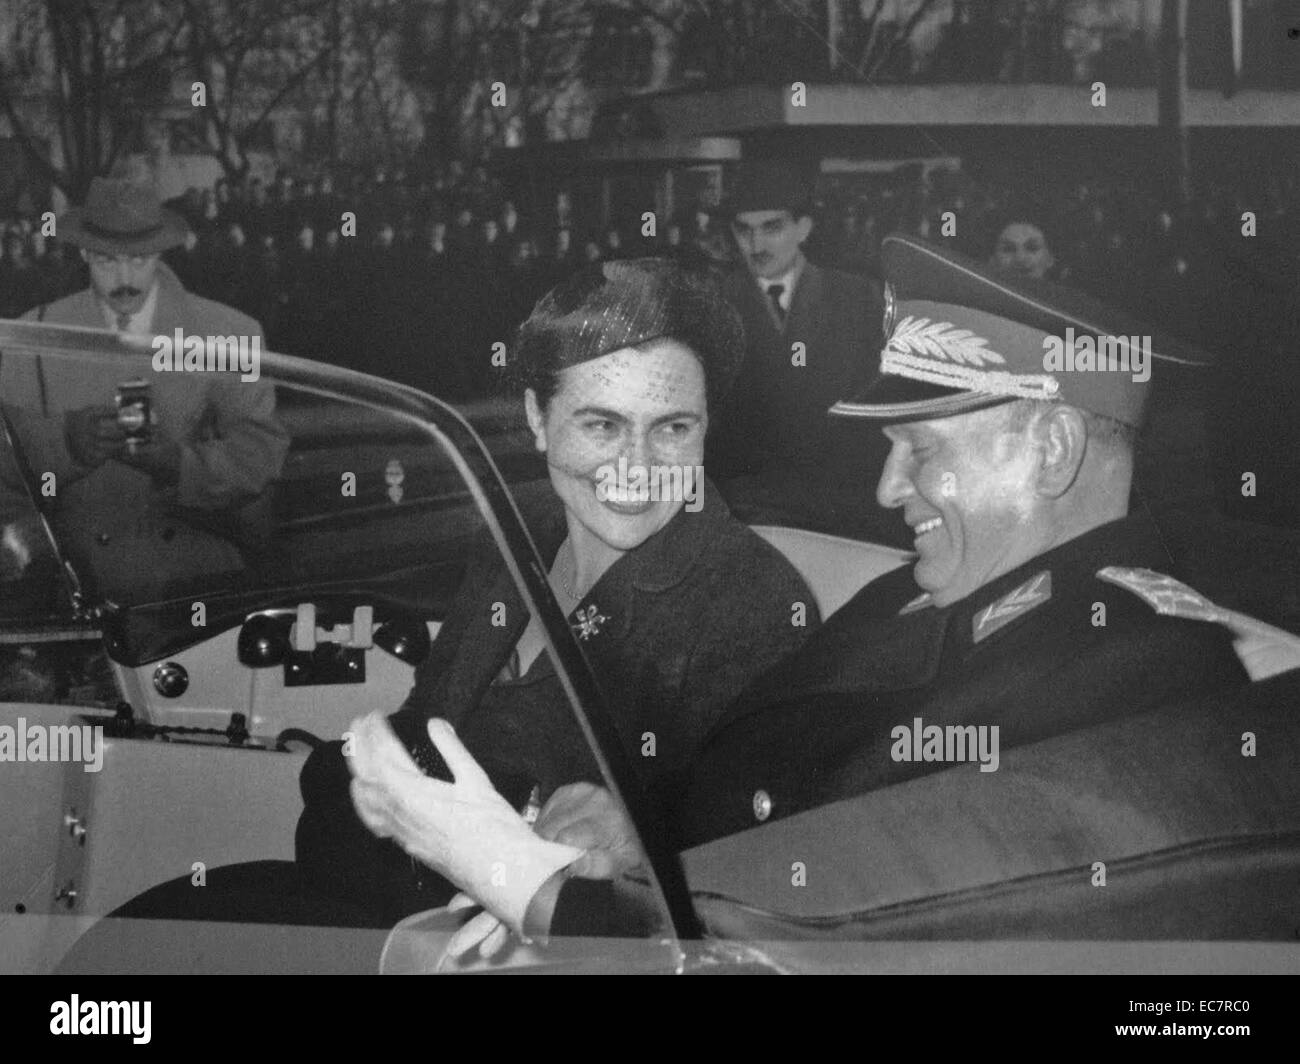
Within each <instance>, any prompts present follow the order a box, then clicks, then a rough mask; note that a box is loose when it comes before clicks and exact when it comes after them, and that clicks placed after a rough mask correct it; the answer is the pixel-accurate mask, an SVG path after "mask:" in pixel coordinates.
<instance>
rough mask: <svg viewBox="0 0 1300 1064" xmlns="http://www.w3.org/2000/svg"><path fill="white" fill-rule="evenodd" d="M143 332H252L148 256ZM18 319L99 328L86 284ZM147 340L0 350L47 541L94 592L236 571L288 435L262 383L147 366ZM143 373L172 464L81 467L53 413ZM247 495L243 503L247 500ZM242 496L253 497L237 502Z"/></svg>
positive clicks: (131, 591) (97, 400)
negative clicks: (159, 471)
mask: <svg viewBox="0 0 1300 1064" xmlns="http://www.w3.org/2000/svg"><path fill="white" fill-rule="evenodd" d="M158 285H159V291H158V299H157V305H156V309H155V311H154V320H153V331H154V333H155V334H158V335H165V336H172V335H173V334H174V332H175V330H176V329H177V328H179V329H181V330H182V331H183V333H184V334H185V335H187V336H191V335H198V336H209V335H212V336H248V337H250V340H251V338H252V337H253V336H257V337H259V342H260V337H261V331H262V330H261V326H259V325H258V323H257V322H256V321H254V320H253V319H252V318H250V317H248V316H247V315H244V314H241V313H239V312H238V311H236V310H233V309H232V308H230V307H227V306H223V305H222V304H220V303H214V302H212V301H211V300H207V299H203V298H200V297H199V296H195V295H192V294H191V293H189V292H186V291H185V289H184V288H182V287H181V285H180V282H179V281H178V280H177V279H176V276H175V274H173V273H172V272H171V270H169V269H168V268H167V267H166V266H165V265H160V266H159V267H158ZM25 318H26V319H28V320H36V319H38V318H39V319H40V320H43V321H46V322H50V323H52V324H56V325H76V326H82V327H89V328H95V329H103V328H105V322H104V317H103V314H102V313H101V311H100V307H99V303H98V301H97V300H96V298H95V296H94V293H93V292H92V291H91V290H90V289H86V290H84V291H81V292H77V293H75V294H73V295H71V296H68V297H66V298H64V299H60V300H57V301H55V302H54V303H51V304H49V305H48V306H46V307H43V308H36V309H34V310H31V311H29V312H28V313H27V314H26V315H25ZM151 358H152V352H151V351H149V352H145V353H142V354H141V355H140V356H139V363H138V367H136V366H135V365H134V364H133V363H132V362H130V361H128V359H127V358H126V357H120V358H111V359H109V358H106V359H104V360H103V361H102V362H100V363H97V362H95V361H94V360H91V359H88V358H67V359H63V358H51V357H45V356H41V357H37V358H32V359H26V360H23V361H18V360H16V359H13V358H10V359H5V360H4V363H3V365H2V366H0V395H3V401H4V404H5V412H6V413H7V414H9V415H10V417H11V419H12V420H13V422H14V424H15V428H16V429H17V431H18V434H19V437H20V439H21V441H22V442H23V444H24V447H25V450H26V452H27V456H28V459H29V461H30V462H31V464H32V466H33V468H34V471H35V472H37V474H38V475H39V474H40V473H41V472H46V471H48V472H53V473H54V474H55V484H56V494H55V508H54V520H55V524H56V526H57V528H58V531H59V534H60V541H61V544H62V545H63V547H64V548H65V550H66V551H67V552H68V555H69V557H70V560H71V561H72V562H73V565H74V567H76V568H77V569H78V571H79V573H81V574H82V575H83V576H86V577H88V578H89V581H90V583H91V584H92V585H93V586H94V588H95V589H96V590H97V591H98V592H99V593H100V594H102V595H106V596H109V597H115V596H116V597H124V598H126V599H129V600H136V601H138V600H143V599H145V598H147V597H150V596H151V595H155V594H164V593H166V589H167V588H168V586H169V585H170V584H171V583H172V582H173V581H174V580H175V579H177V578H188V577H191V576H196V575H200V574H213V573H220V572H233V571H238V570H240V569H242V568H243V567H244V556H243V555H242V554H241V551H240V549H239V545H238V544H240V543H241V542H242V544H243V545H244V546H245V547H248V546H251V545H253V541H254V540H255V539H256V538H257V535H258V533H259V532H260V533H261V534H262V535H263V536H264V535H265V533H266V532H267V531H269V530H268V529H258V528H256V527H255V526H256V523H257V522H256V519H260V518H264V517H266V516H267V515H266V514H265V513H259V512H258V511H259V510H265V508H266V503H267V502H268V500H267V499H266V498H265V495H264V493H265V491H266V489H267V487H268V485H269V484H270V483H271V481H272V480H274V478H275V477H276V476H278V475H279V472H280V468H281V466H282V465H283V463H284V459H285V455H286V454H287V453H288V448H289V436H288V433H287V432H286V431H285V430H284V428H283V427H282V426H281V425H280V423H279V421H278V420H277V419H276V416H275V388H274V386H273V385H272V384H271V383H270V382H269V381H266V380H262V379H259V380H256V381H243V380H241V379H240V375H239V374H238V373H235V372H229V371H227V372H226V373H225V374H224V375H223V374H219V373H216V372H213V373H194V372H188V373H186V372H168V373H160V372H155V371H154V370H153V368H152V365H151ZM133 373H134V374H135V375H137V376H140V377H143V378H144V379H146V380H148V381H149V383H150V385H151V405H152V408H153V410H154V412H155V416H156V418H157V423H158V425H159V427H160V428H163V429H166V430H167V432H168V433H169V434H170V435H171V436H172V437H173V438H174V439H175V440H176V441H177V442H178V443H179V444H180V447H181V464H180V476H179V480H178V482H177V483H176V484H175V485H171V486H163V485H160V484H157V483H155V482H154V480H153V479H152V478H151V477H150V476H149V474H147V473H145V472H143V471H142V470H139V469H136V468H134V467H132V466H128V465H125V464H123V463H121V462H116V461H109V462H105V463H104V464H103V465H101V466H99V467H97V468H95V469H86V468H85V467H83V466H80V465H78V464H77V463H76V462H75V461H74V460H73V459H72V456H71V455H70V454H69V452H68V449H67V444H66V442H65V440H64V416H65V414H67V413H68V412H69V411H72V410H77V409H79V408H81V407H85V406H90V405H110V406H111V405H112V403H113V401H114V393H115V390H116V387H117V385H118V384H120V383H121V382H122V380H123V379H124V378H127V377H129V376H131V375H132V374H133ZM259 501H260V502H261V506H260V507H259V506H257V505H256V504H257V503H258V502H259ZM250 504H253V505H250Z"/></svg>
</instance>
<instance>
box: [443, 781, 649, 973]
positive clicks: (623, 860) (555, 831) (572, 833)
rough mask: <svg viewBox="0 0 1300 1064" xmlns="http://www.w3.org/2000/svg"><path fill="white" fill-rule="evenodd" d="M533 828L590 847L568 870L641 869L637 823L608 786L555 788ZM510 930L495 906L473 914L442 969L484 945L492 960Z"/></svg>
mask: <svg viewBox="0 0 1300 1064" xmlns="http://www.w3.org/2000/svg"><path fill="white" fill-rule="evenodd" d="M533 830H534V831H535V832H537V834H538V835H540V836H542V838H545V839H550V840H551V841H553V842H560V843H566V844H567V845H569V846H577V847H580V848H581V849H582V850H583V851H584V852H583V854H582V856H581V857H579V858H578V859H577V860H576V861H574V862H573V864H571V865H570V866H569V869H568V874H569V875H571V876H580V877H582V878H584V879H613V878H614V877H616V876H619V875H622V874H623V873H625V872H631V871H633V870H635V869H636V868H637V867H638V866H639V865H640V864H641V862H642V860H643V854H642V853H641V850H640V848H639V847H638V846H636V844H635V843H634V842H633V841H632V827H631V823H630V822H629V821H628V819H627V817H626V816H625V815H624V813H623V810H622V807H621V806H620V805H619V803H618V802H616V801H615V800H614V796H613V795H612V794H610V792H609V791H607V790H606V789H605V788H604V787H598V786H596V785H595V784H593V783H570V784H566V785H565V786H563V787H560V788H558V789H557V790H556V791H555V793H553V794H552V795H551V797H550V799H549V800H548V801H547V803H546V805H545V806H544V807H543V808H542V811H541V813H540V814H539V815H538V817H537V823H536V824H534V825H533ZM477 904H478V902H476V901H475V900H474V899H473V898H471V897H469V896H468V895H465V894H457V895H456V897H454V898H452V900H451V901H450V902H449V903H448V905H447V908H448V909H449V910H451V911H453V912H455V911H457V910H460V909H471V908H474V907H475V906H476V905H477ZM511 938H512V936H511V935H510V930H509V928H507V927H506V926H505V925H504V924H502V923H501V921H500V920H498V919H497V918H496V917H495V916H493V915H492V914H491V913H490V912H486V911H484V912H481V913H478V914H477V915H476V916H473V917H471V918H470V919H469V920H467V921H466V922H465V923H464V924H463V925H462V926H461V928H460V930H459V931H457V932H456V934H455V935H453V936H452V938H451V941H450V942H448V943H447V948H446V950H444V951H443V955H442V959H441V960H440V961H439V962H438V967H439V968H440V969H441V968H442V967H444V966H445V965H447V964H448V963H450V962H452V961H459V960H461V959H462V958H463V957H465V956H466V954H468V953H470V952H471V951H472V950H473V949H474V948H475V947H478V955H479V956H480V957H482V958H483V959H484V960H491V959H492V958H493V957H495V956H497V955H498V954H499V953H501V951H502V950H503V949H505V948H506V946H507V945H509V944H510V942H511Z"/></svg>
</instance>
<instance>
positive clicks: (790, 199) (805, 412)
mask: <svg viewBox="0 0 1300 1064" xmlns="http://www.w3.org/2000/svg"><path fill="white" fill-rule="evenodd" d="M812 183H813V182H812V175H811V174H810V173H807V172H805V171H804V170H803V168H802V167H801V166H799V165H798V164H797V163H795V162H793V161H783V160H765V161H763V162H753V163H748V164H746V165H745V166H744V167H743V168H742V170H741V171H740V174H739V175H738V178H737V181H736V184H735V188H734V189H733V191H732V194H731V196H730V197H729V198H728V199H727V201H726V202H725V204H724V207H723V211H722V213H723V214H724V215H725V216H726V217H727V218H729V219H730V223H731V233H732V236H733V237H734V238H735V242H736V246H737V249H738V251H739V253H740V260H741V263H740V265H739V266H737V267H736V269H734V270H733V271H731V273H729V274H728V275H727V276H726V277H725V278H724V280H723V295H725V296H726V298H727V301H728V302H730V303H731V304H732V306H734V307H735V308H736V310H737V311H738V312H739V313H740V316H741V320H742V322H743V324H744V326H745V348H746V350H745V364H744V366H743V367H742V369H741V373H740V377H739V378H738V379H737V381H736V385H735V387H734V388H733V389H732V391H731V394H730V396H729V397H728V401H727V403H726V405H725V406H724V408H723V409H722V410H721V411H719V412H718V414H717V416H716V417H715V418H714V419H713V424H712V426H711V427H710V432H709V455H708V461H709V469H710V470H714V471H715V472H714V473H713V475H714V476H716V477H717V478H719V479H721V480H730V481H733V483H732V484H731V485H730V486H729V487H728V485H726V484H723V485H722V487H723V492H724V494H727V496H728V501H730V502H731V504H732V507H733V509H737V511H738V512H740V513H742V514H743V515H744V516H745V517H746V519H747V520H750V521H755V522H764V523H774V524H796V525H801V526H803V527H808V528H819V529H822V530H824V531H830V532H838V533H841V534H846V535H862V536H865V537H866V538H870V539H874V540H889V539H891V538H898V533H899V530H898V529H897V527H895V524H894V523H890V522H887V521H883V520H881V515H880V514H879V512H878V511H877V510H876V508H875V507H874V506H872V505H871V503H870V500H869V498H868V497H867V495H866V493H864V492H862V491H861V490H860V487H859V486H860V485H861V484H862V483H863V482H864V481H867V482H871V481H873V480H874V479H875V478H876V477H877V476H879V474H880V465H881V463H882V462H883V461H884V454H885V451H884V447H883V446H882V444H881V442H879V441H875V440H873V441H871V443H870V444H868V445H867V446H866V447H864V446H863V444H862V441H861V440H860V439H856V438H855V436H856V435H857V434H855V433H852V432H847V431H845V429H844V427H843V426H841V425H838V424H836V423H834V422H832V421H831V420H830V419H829V418H827V417H826V408H827V407H829V406H830V405H831V403H833V402H835V400H836V399H838V398H840V397H841V396H843V395H847V394H849V393H850V392H852V391H853V390H854V389H855V388H858V387H861V386H862V384H864V383H865V381H866V377H867V374H868V371H869V367H870V365H871V360H872V358H873V357H874V355H875V352H876V351H877V350H879V346H880V345H879V334H880V309H881V302H880V288H879V286H878V285H877V284H876V283H875V282H874V281H872V280H870V279H869V278H866V277H861V276H857V275H854V274H851V273H846V272H844V271H843V270H836V269H831V268H829V267H825V266H819V265H816V264H814V263H812V262H809V261H808V259H807V258H806V257H805V256H804V252H803V245H804V243H805V242H806V241H807V240H808V238H809V236H810V235H811V233H812V229H813V218H812V195H811V191H812ZM900 545H901V541H900Z"/></svg>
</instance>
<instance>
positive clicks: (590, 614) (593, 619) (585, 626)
mask: <svg viewBox="0 0 1300 1064" xmlns="http://www.w3.org/2000/svg"><path fill="white" fill-rule="evenodd" d="M573 616H574V618H575V619H576V620H577V623H576V624H571V625H569V627H570V628H572V629H573V631H574V633H575V634H576V635H577V637H578V638H579V639H581V640H582V641H583V642H584V643H585V642H586V641H587V640H588V639H590V638H591V637H592V636H593V635H600V629H601V627H602V626H603V625H604V623H605V622H606V621H608V620H609V618H608V617H606V616H605V615H604V614H603V613H601V612H600V610H599V608H598V607H597V606H596V604H595V603H594V602H593V603H592V604H591V605H590V606H588V607H587V608H586V609H585V610H584V609H582V608H581V607H579V608H578V609H576V610H574V612H573Z"/></svg>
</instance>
